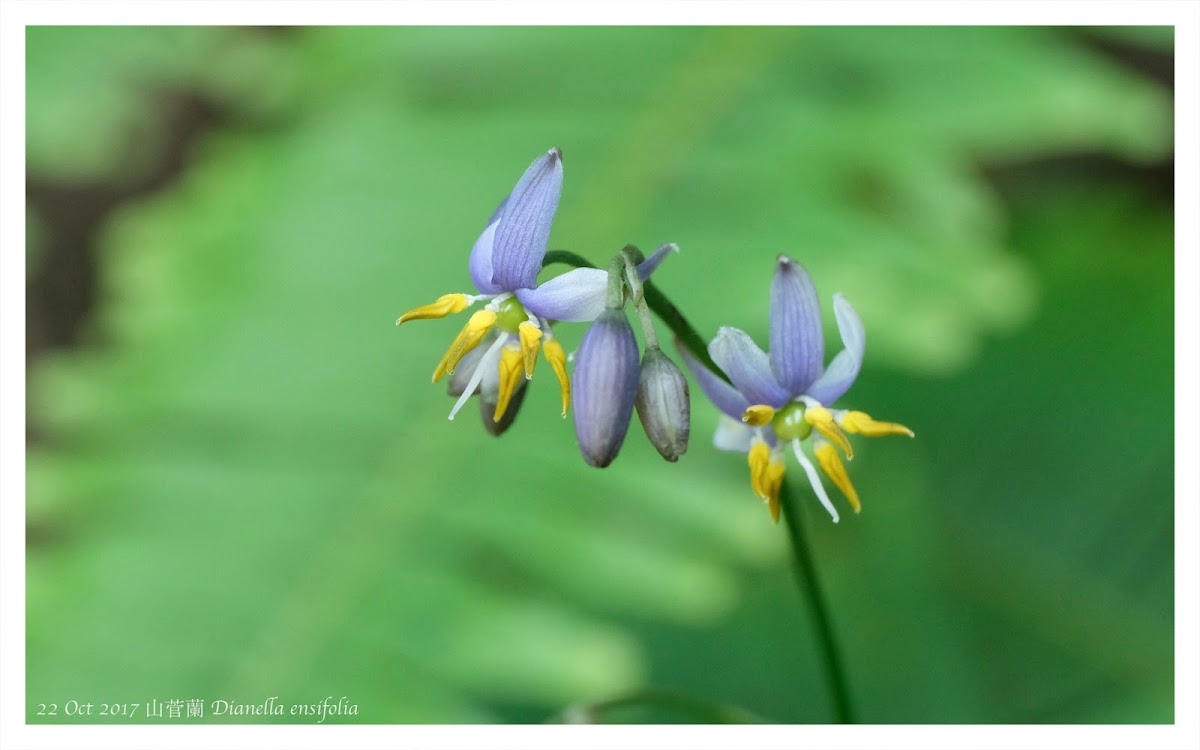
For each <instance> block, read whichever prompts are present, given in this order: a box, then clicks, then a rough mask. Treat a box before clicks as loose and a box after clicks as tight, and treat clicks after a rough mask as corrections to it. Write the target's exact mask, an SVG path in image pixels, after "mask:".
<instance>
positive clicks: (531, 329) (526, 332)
mask: <svg viewBox="0 0 1200 750" xmlns="http://www.w3.org/2000/svg"><path fill="white" fill-rule="evenodd" d="M517 335H518V336H520V337H521V358H522V360H523V361H524V364H525V379H526V380H528V379H529V378H532V377H533V368H534V366H535V365H536V364H537V354H538V347H540V346H541V340H542V329H540V328H538V327H537V326H535V325H534V324H533V323H530V322H529V321H528V320H527V321H525V322H524V323H522V324H521V325H519V326H517Z"/></svg>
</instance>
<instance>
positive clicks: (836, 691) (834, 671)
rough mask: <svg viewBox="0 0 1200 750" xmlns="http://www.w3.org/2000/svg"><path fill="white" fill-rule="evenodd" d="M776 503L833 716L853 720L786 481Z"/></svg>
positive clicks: (837, 655)
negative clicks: (814, 632) (817, 648)
mask: <svg viewBox="0 0 1200 750" xmlns="http://www.w3.org/2000/svg"><path fill="white" fill-rule="evenodd" d="M779 504H780V505H781V506H782V508H783V521H784V525H786V526H787V531H788V537H789V539H790V540H791V542H792V544H791V547H792V567H793V568H795V572H796V579H797V582H798V583H799V584H800V588H801V590H802V592H803V593H804V594H805V598H806V599H807V600H808V603H809V607H810V611H811V612H812V616H813V625H814V626H815V627H816V630H817V642H818V645H819V646H820V649H821V657H822V661H823V662H824V668H825V679H826V681H827V682H828V683H829V692H830V694H831V696H832V698H833V713H834V719H835V721H836V722H837V723H839V724H853V723H854V714H853V712H852V711H851V708H850V693H849V690H848V689H847V687H846V670H845V668H844V667H843V666H842V658H841V653H840V652H839V650H838V645H837V639H836V638H835V636H834V632H833V623H832V621H831V620H830V617H829V610H828V608H827V607H826V604H825V594H824V593H823V592H822V591H821V583H820V581H819V580H817V568H816V563H814V562H813V557H812V554H811V552H810V551H809V549H808V541H807V540H806V539H805V537H804V522H803V521H802V520H801V515H800V514H801V511H800V506H798V505H797V504H796V501H795V498H794V497H793V495H792V493H791V491H790V490H789V489H788V485H787V482H784V483H783V486H782V487H780V489H779Z"/></svg>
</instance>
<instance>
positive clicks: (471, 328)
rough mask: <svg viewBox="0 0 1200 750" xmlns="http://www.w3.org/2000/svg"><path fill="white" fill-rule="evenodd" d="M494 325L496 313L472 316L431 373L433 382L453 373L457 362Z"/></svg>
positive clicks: (482, 311)
mask: <svg viewBox="0 0 1200 750" xmlns="http://www.w3.org/2000/svg"><path fill="white" fill-rule="evenodd" d="M495 324H496V313H494V312H492V311H491V310H480V311H479V312H477V313H475V314H474V315H472V316H471V319H470V320H468V321H467V324H466V325H465V326H463V329H462V330H461V331H459V332H458V335H457V336H455V337H454V341H453V343H451V344H450V348H449V349H447V350H446V356H444V357H442V361H441V362H438V366H437V369H435V370H434V371H433V382H435V383H436V382H438V380H440V379H441V377H442V376H443V375H445V374H446V373H448V372H449V373H453V372H454V368H455V367H457V366H458V361H459V360H460V359H462V358H463V356H465V355H466V353H467V352H469V351H471V350H472V349H474V348H475V347H476V346H477V345H478V344H479V342H480V341H481V340H483V337H484V336H485V335H486V334H487V332H488V331H490V330H491V328H492V326H494V325H495Z"/></svg>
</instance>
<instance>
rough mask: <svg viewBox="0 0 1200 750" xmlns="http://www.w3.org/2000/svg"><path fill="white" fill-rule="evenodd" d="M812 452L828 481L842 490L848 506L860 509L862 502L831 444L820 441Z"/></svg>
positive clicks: (856, 511)
mask: <svg viewBox="0 0 1200 750" xmlns="http://www.w3.org/2000/svg"><path fill="white" fill-rule="evenodd" d="M813 453H814V454H816V457H817V463H818V464H820V465H821V471H823V472H825V476H827V477H829V479H830V481H832V482H833V483H834V484H836V485H837V488H838V489H839V490H841V491H842V494H843V495H845V496H846V499H847V500H849V501H850V507H852V508H854V512H855V513H858V512H859V511H861V510H862V503H860V502H859V501H858V492H856V491H855V490H854V485H853V484H851V483H850V476H849V475H848V474H846V467H845V466H844V465H843V464H842V459H840V458H838V454H837V451H836V450H834V448H833V446H832V445H830V444H829V443H821V444H820V445H818V446H817V447H816V448H815V449H814V450H813Z"/></svg>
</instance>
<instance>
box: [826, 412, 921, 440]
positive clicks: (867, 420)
mask: <svg viewBox="0 0 1200 750" xmlns="http://www.w3.org/2000/svg"><path fill="white" fill-rule="evenodd" d="M838 421H839V422H840V423H841V425H842V429H844V430H845V431H846V432H857V433H858V434H860V435H866V436H867V437H883V436H884V435H908V436H909V437H914V435H913V431H912V430H910V429H908V428H907V427H905V426H904V425H902V424H896V423H895V422H876V421H875V420H874V419H871V417H870V415H868V414H865V413H863V412H861V411H848V412H846V413H845V414H843V415H842V418H841V419H840V420H838Z"/></svg>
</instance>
